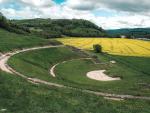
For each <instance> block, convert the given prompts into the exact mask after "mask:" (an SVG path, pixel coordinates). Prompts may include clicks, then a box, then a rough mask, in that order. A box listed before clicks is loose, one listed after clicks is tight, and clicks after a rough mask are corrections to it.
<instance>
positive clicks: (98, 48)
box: [93, 44, 102, 53]
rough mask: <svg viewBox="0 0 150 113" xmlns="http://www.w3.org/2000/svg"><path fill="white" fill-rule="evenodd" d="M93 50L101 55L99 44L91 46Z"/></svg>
mask: <svg viewBox="0 0 150 113" xmlns="http://www.w3.org/2000/svg"><path fill="white" fill-rule="evenodd" d="M93 49H94V51H95V52H96V53H102V46H101V45H99V44H95V45H93Z"/></svg>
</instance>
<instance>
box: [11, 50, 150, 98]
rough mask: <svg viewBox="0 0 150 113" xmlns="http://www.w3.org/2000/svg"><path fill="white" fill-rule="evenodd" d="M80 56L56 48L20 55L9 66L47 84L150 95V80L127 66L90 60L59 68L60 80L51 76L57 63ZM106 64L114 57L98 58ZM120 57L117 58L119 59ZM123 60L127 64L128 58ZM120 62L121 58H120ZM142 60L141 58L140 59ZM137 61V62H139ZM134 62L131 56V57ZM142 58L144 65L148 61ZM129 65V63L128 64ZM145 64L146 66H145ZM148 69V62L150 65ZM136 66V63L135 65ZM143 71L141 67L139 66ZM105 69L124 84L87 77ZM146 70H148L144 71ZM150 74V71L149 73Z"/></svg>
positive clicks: (62, 65) (132, 61)
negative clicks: (51, 70) (91, 72)
mask: <svg viewBox="0 0 150 113" xmlns="http://www.w3.org/2000/svg"><path fill="white" fill-rule="evenodd" d="M78 57H81V56H80V55H78V54H75V53H73V52H71V51H70V50H69V49H67V48H53V49H44V50H36V51H31V52H27V53H23V54H18V55H16V56H14V57H12V58H11V59H10V60H9V64H10V65H11V66H12V67H14V68H15V69H16V70H17V71H19V72H21V73H23V74H25V75H28V76H30V77H37V78H40V79H43V80H47V81H53V82H54V81H55V82H61V83H64V84H67V85H73V86H76V87H80V88H88V89H94V90H99V91H105V92H113V93H122V94H134V95H148V96H149V95H150V90H149V85H148V84H150V78H149V76H148V75H147V74H144V73H142V72H141V71H138V70H135V69H134V68H133V69H132V68H130V67H129V66H128V65H125V64H122V63H117V64H115V65H113V66H112V65H94V64H93V63H92V62H91V61H84V60H75V61H70V62H67V63H64V64H61V65H59V66H58V67H57V68H56V73H57V75H58V77H57V78H52V77H50V75H49V68H50V67H51V66H52V65H54V64H55V63H57V62H61V61H63V60H66V59H67V60H69V59H72V58H78ZM99 58H100V60H101V61H103V62H109V61H110V60H112V59H113V58H110V57H108V56H103V55H100V56H99ZM116 58H117V57H116ZM120 58H122V60H123V61H124V62H126V61H125V58H123V57H120ZM117 59H118V60H119V58H117ZM139 59H140V58H139ZM139 59H137V62H138V61H139ZM128 60H129V61H130V62H131V63H134V62H135V60H132V57H131V59H130V57H129V58H128ZM148 61H149V60H147V59H145V60H144V58H143V60H141V62H148ZM126 63H127V62H126ZM143 65H144V64H143ZM147 66H149V63H148V64H147ZM134 67H136V64H135V66H134ZM136 68H140V67H138V66H137V67H136ZM98 69H106V70H108V71H107V73H108V74H109V75H114V76H120V77H121V78H122V80H121V81H112V82H99V81H95V80H90V79H88V78H87V77H86V73H87V72H88V71H92V70H98ZM143 71H148V70H147V68H145V70H144V68H143ZM148 72H149V71H148Z"/></svg>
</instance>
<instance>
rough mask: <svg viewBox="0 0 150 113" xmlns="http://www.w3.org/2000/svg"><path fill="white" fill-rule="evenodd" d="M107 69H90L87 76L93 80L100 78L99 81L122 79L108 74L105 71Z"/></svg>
mask: <svg viewBox="0 0 150 113" xmlns="http://www.w3.org/2000/svg"><path fill="white" fill-rule="evenodd" d="M105 71H106V70H98V71H90V72H88V73H87V77H88V78H90V79H93V80H98V81H113V80H120V78H119V77H117V78H112V77H110V76H108V75H106V74H105V73H104V72H105Z"/></svg>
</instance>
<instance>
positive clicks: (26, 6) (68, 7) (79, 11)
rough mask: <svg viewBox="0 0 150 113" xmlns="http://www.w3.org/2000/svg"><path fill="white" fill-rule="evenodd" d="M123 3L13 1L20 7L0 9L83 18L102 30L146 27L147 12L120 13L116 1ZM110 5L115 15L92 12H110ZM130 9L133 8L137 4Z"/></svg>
mask: <svg viewBox="0 0 150 113" xmlns="http://www.w3.org/2000/svg"><path fill="white" fill-rule="evenodd" d="M4 1H5V2H6V0H0V4H3V2H4ZM10 1H14V0H9V1H7V2H8V3H9V2H10ZM140 1H141V0H136V2H137V3H139V2H140ZM143 1H144V3H143V2H141V4H143V5H142V6H145V5H148V3H150V1H148V0H143ZM124 2H125V1H122V0H111V1H106V0H67V1H66V2H65V3H63V4H61V5H58V4H56V3H55V2H54V1H52V0H18V2H17V3H19V4H20V6H21V9H19V10H17V9H12V8H0V11H1V12H2V13H3V14H4V15H6V16H7V17H8V18H11V19H14V18H17V19H25V18H54V19H59V18H61V19H72V18H77V19H87V20H90V21H92V22H94V23H96V24H97V25H98V26H101V27H103V28H104V29H112V28H128V27H149V26H150V17H149V16H148V15H149V13H141V12H142V11H143V10H142V11H140V13H137V12H136V11H134V10H132V11H131V10H130V11H128V13H123V15H120V12H122V11H123V12H124V10H123V9H124V8H122V7H121V6H120V7H119V5H117V4H120V5H122V4H123V3H124ZM114 3H116V5H114ZM125 4H130V5H131V6H134V5H135V4H136V3H135V0H130V1H126V3H124V5H125ZM111 5H112V6H111ZM130 5H129V6H130ZM129 6H128V7H129ZM110 7H114V8H113V9H114V10H118V14H117V15H113V16H109V17H106V16H98V15H95V14H94V13H93V12H92V11H94V10H98V9H104V10H109V11H110V12H112V13H113V11H114V10H113V11H111V9H110ZM119 8H122V9H119ZM134 8H135V9H136V8H137V7H134ZM129 9H130V8H129ZM147 10H149V9H147ZM133 11H134V13H133ZM99 13H101V12H99Z"/></svg>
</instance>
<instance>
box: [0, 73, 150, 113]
mask: <svg viewBox="0 0 150 113" xmlns="http://www.w3.org/2000/svg"><path fill="white" fill-rule="evenodd" d="M14 76H15V75H10V74H6V73H3V72H0V92H1V93H0V113H3V112H2V111H1V110H2V109H7V110H6V111H5V112H7V113H60V112H61V113H78V112H80V113H91V112H92V113H110V112H111V113H149V110H150V107H149V106H150V103H149V101H142V100H125V101H121V102H116V101H111V100H105V99H103V98H102V97H98V96H95V95H89V94H85V93H81V92H75V91H72V90H67V89H58V88H57V89H55V88H52V87H46V86H41V85H38V86H37V85H32V84H30V83H27V82H26V81H24V80H23V79H21V78H19V77H17V76H16V77H14Z"/></svg>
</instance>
